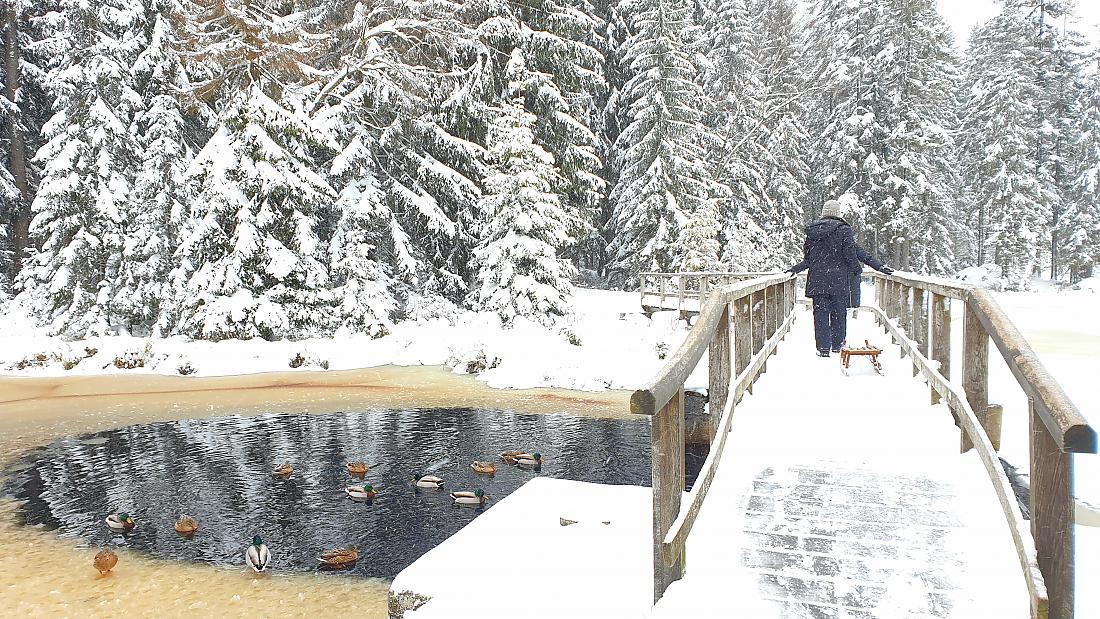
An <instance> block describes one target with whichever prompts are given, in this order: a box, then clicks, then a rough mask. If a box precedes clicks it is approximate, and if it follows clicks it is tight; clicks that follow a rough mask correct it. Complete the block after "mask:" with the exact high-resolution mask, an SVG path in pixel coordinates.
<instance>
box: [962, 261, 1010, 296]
mask: <svg viewBox="0 0 1100 619" xmlns="http://www.w3.org/2000/svg"><path fill="white" fill-rule="evenodd" d="M1001 275H1002V274H1001V267H999V266H997V265H995V264H983V265H982V266H980V267H967V268H965V269H963V270H961V271H959V272H958V273H956V274H955V279H957V280H959V281H963V282H966V283H968V284H973V285H975V286H980V287H982V288H988V289H990V290H998V291H999V290H1003V289H1004V279H1003V278H1002V277H1001Z"/></svg>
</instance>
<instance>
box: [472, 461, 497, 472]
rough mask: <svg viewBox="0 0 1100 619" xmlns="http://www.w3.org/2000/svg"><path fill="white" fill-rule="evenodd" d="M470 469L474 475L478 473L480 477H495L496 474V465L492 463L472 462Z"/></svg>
mask: <svg viewBox="0 0 1100 619" xmlns="http://www.w3.org/2000/svg"><path fill="white" fill-rule="evenodd" d="M470 468H472V469H473V470H474V472H475V473H480V474H481V475H495V474H496V472H497V465H495V464H493V463H492V462H483V461H481V460H474V462H473V464H471V465H470Z"/></svg>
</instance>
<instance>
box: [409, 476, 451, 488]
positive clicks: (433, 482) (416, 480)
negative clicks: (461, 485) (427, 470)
mask: <svg viewBox="0 0 1100 619" xmlns="http://www.w3.org/2000/svg"><path fill="white" fill-rule="evenodd" d="M412 483H413V485H415V486H416V487H417V488H442V487H443V478H441V477H436V476H435V475H421V474H420V473H417V474H416V475H413V476H412Z"/></svg>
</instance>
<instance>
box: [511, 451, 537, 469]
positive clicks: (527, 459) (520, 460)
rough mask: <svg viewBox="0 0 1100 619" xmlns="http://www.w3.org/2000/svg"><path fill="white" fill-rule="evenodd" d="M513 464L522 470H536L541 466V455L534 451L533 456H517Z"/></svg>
mask: <svg viewBox="0 0 1100 619" xmlns="http://www.w3.org/2000/svg"><path fill="white" fill-rule="evenodd" d="M515 464H516V466H521V467H524V468H538V467H540V466H542V454H540V453H539V452H537V451H536V452H535V453H533V454H523V455H521V456H517V457H516V463H515Z"/></svg>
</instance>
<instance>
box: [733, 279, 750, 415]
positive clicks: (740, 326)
mask: <svg viewBox="0 0 1100 619" xmlns="http://www.w3.org/2000/svg"><path fill="white" fill-rule="evenodd" d="M733 303H734V309H735V310H736V313H735V316H734V319H733V356H734V365H733V369H734V375H735V376H741V372H744V371H745V368H747V367H749V360H750V359H751V358H752V309H751V306H750V303H751V301H750V300H749V297H747V296H744V297H741V298H740V299H737V300H736V301H734V302H733ZM735 404H736V402H735Z"/></svg>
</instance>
